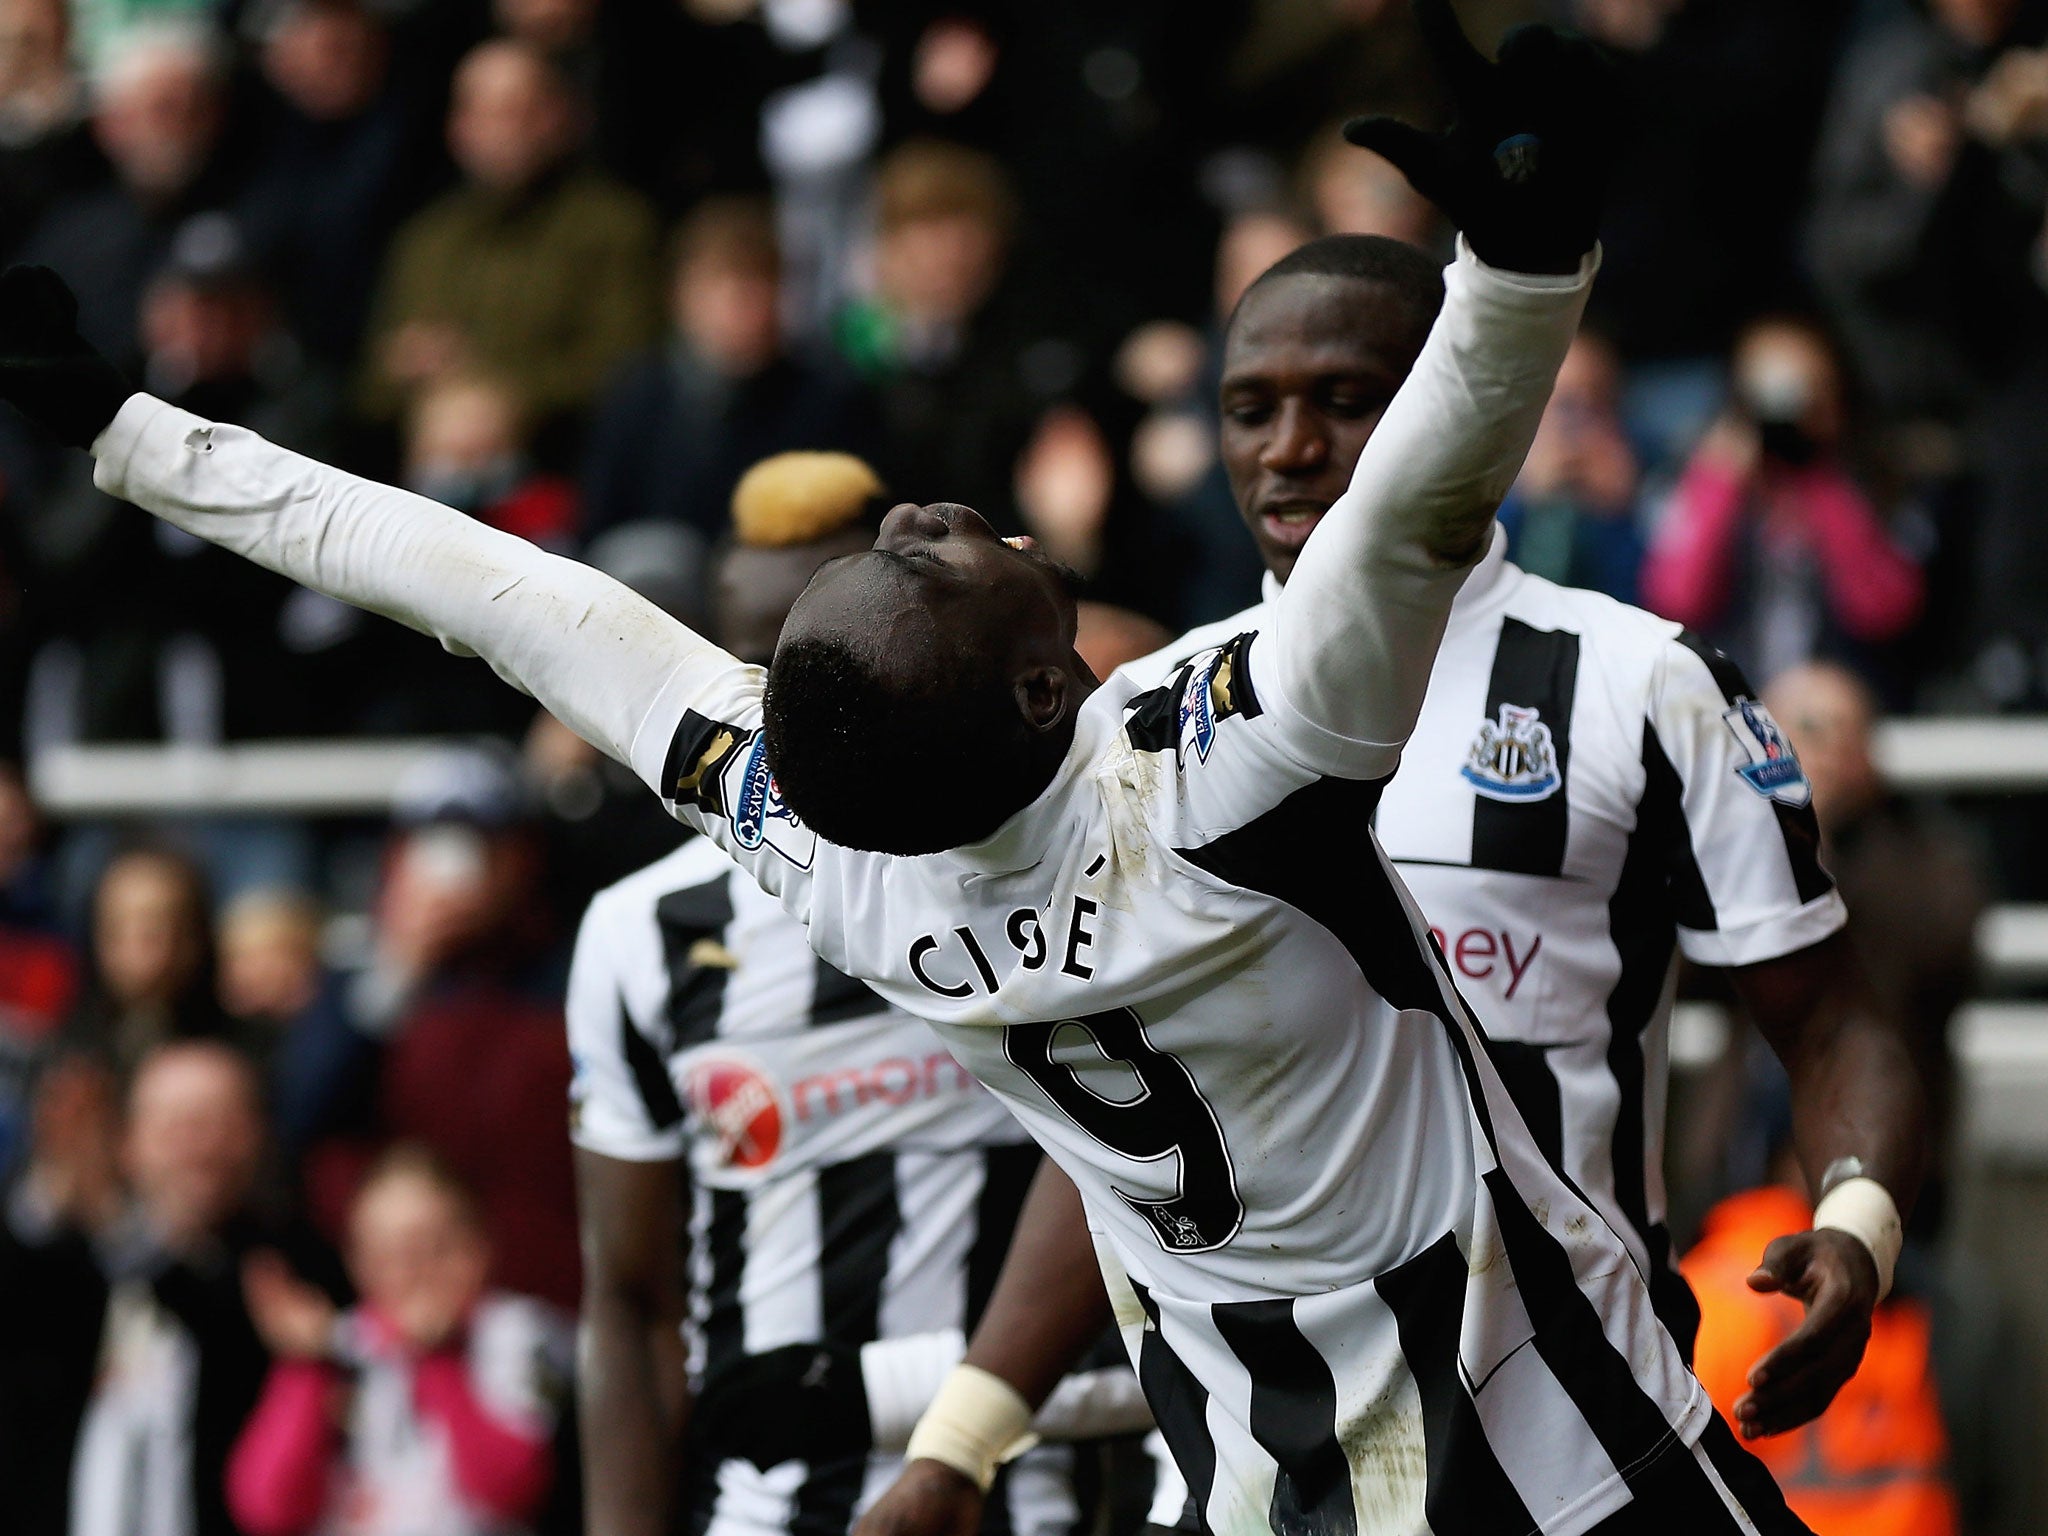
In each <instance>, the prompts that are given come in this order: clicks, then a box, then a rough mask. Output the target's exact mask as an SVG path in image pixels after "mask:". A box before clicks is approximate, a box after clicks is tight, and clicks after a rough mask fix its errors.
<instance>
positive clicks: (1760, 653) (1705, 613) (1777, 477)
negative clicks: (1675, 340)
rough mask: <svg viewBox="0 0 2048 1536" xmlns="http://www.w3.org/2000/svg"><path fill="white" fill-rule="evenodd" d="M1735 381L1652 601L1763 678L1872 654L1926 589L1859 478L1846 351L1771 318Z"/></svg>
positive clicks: (1689, 471)
mask: <svg viewBox="0 0 2048 1536" xmlns="http://www.w3.org/2000/svg"><path fill="white" fill-rule="evenodd" d="M1734 375H1735V377H1734V386H1733V399H1732V400H1731V402H1730V404H1729V406H1728V409H1727V410H1726V411H1725V412H1724V414H1723V415H1722V417H1721V419H1720V420H1719V421H1718V422H1716V423H1715V425H1714V427H1713V429H1712V430H1711V431H1710V432H1709V433H1708V434H1707V436H1706V438H1705V440H1704V441H1703V442H1702V443H1701V444H1700V446H1699V449H1698V450H1697V451H1696V452H1695V453H1694V454H1693V457H1692V461H1691V463H1690V464H1688V465H1687V466H1686V470H1685V475H1684V477H1683V478H1682V479H1681V480H1680V482H1679V485H1678V489H1677V492H1676V494H1675V495H1674V496H1673V498H1672V503H1671V507H1670V511H1669V513H1668V515H1667V517H1666V519H1665V522H1664V524H1663V526H1662V527H1661V528H1660V530H1659V531H1658V534H1657V537H1656V539H1655V540H1654V542H1653V543H1652V545H1651V547H1650V552H1649V556H1648V558H1647V560H1646V561H1645V562H1644V565H1643V598H1644V601H1645V602H1646V603H1647V604H1648V606H1649V607H1651V608H1653V609H1655V610H1656V611H1657V612H1658V613H1661V614H1663V615H1664V616H1665V617H1666V618H1671V619H1676V620H1678V622H1679V623H1681V624H1684V625H1686V626H1687V627H1688V628H1691V629H1696V630H1699V631H1700V632H1702V633H1703V634H1705V635H1706V636H1707V638H1708V639H1709V640H1711V641H1713V642H1714V643H1715V644H1716V645H1717V646H1719V647H1720V648H1721V649H1722V650H1724V651H1726V652H1727V653H1728V654H1729V655H1730V656H1732V657H1734V658H1735V660H1736V661H1737V662H1739V663H1740V664H1741V666H1742V668H1743V670H1744V671H1745V672H1747V673H1748V674H1749V675H1750V676H1752V677H1770V676H1772V675H1773V674H1775V673H1778V672H1781V671H1783V670H1784V669H1785V668H1786V667H1789V666H1792V665H1794V664H1795V663H1797V662H1801V661H1806V660H1809V659H1811V658H1813V657H1816V656H1834V657H1847V658H1858V659H1867V658H1869V657H1870V656H1871V655H1872V654H1873V648H1874V647H1876V646H1879V645H1881V644H1882V643H1884V642H1886V641H1889V640H1894V639H1896V638H1898V637H1899V636H1900V635H1901V634H1903V633H1904V632H1905V631H1906V630H1907V629H1908V628H1909V627H1910V626H1911V625H1912V623H1913V621H1914V620H1915V619H1917V618H1918V617H1919V615H1920V603H1921V595H1922V583H1921V576H1920V570H1919V567H1918V566H1917V565H1916V564H1915V563H1914V562H1913V560H1912V559H1911V557H1910V556H1908V555H1907V554H1906V553H1905V552H1904V551H1903V550H1902V549H1901V548H1900V547H1899V546H1898V544H1897V543H1896V542H1894V540H1893V538H1892V536H1891V534H1890V532H1889V531H1888V530H1887V529H1886V527H1885V524H1884V521H1883V519H1882V518H1881V517H1880V516H1879V514H1878V512H1877V509H1876V508H1875V507H1874V506H1872V505H1871V503H1870V500H1869V498H1868V497H1867V496H1866V495H1865V494H1864V492H1863V491H1862V489H1861V488H1860V487H1859V486H1858V485H1857V483H1856V480H1855V479H1854V478H1853V476H1852V475H1851V473H1850V470H1849V467H1848V463H1847V456H1848V451H1849V445H1848V443H1847V442H1846V440H1845V438H1846V427H1847V419H1846V406H1845V402H1844V398H1843V381H1842V375H1841V369H1840V365H1839V363H1838V362H1837V360H1836V357H1835V354H1834V350H1833V348H1832V347H1831V346H1830V344H1829V343H1828V341H1827V338H1826V337H1825V336H1823V335H1822V334H1821V332H1820V331H1819V330H1818V329H1817V328H1816V327H1814V326H1813V325H1811V324H1810V323H1808V322H1806V321H1803V320H1797V319H1789V318H1768V319H1764V320H1760V321H1757V322H1755V323H1753V324H1751V325H1750V326H1749V327H1748V328H1747V329H1745V330H1744V332H1743V334H1742V337H1741V339H1740V340H1739V341H1738V343H1737V344H1736V348H1735V358H1734Z"/></svg>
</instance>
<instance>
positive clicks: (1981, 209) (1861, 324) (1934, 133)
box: [1808, 0, 2048, 708]
mask: <svg viewBox="0 0 2048 1536" xmlns="http://www.w3.org/2000/svg"><path fill="white" fill-rule="evenodd" d="M1920 10H1921V11H1922V12H1924V14H1908V15H1902V16H1900V17H1898V18H1897V19H1896V20H1895V21H1894V22H1893V23H1892V24H1891V25H1890V26H1888V27H1885V28H1882V29H1878V30H1876V31H1874V32H1873V33H1872V34H1871V36H1870V37H1869V39H1868V41H1867V42H1866V43H1865V44H1864V45H1863V46H1862V47H1861V48H1860V49H1859V50H1858V51H1857V52H1856V53H1855V54H1854V55H1853V56H1852V57H1851V58H1850V59H1849V60H1848V61H1847V62H1846V63H1845V65H1844V67H1843V70H1842V72H1841V77H1840V84H1839V86H1838V88H1837V91H1836V95H1835V100H1834V103H1833V106H1832V108H1831V118H1830V123H1829V131H1828V135H1827V138H1826V140H1825V142H1824V144H1823V149H1822V155H1821V158H1820V161H1819V163H1818V166H1817V181H1818V198H1817V200H1816V203H1815V207H1814V210H1813V216H1812V222H1811V227H1810V229H1809V234H1808V244H1809V247H1810V250H1811V254H1812V259H1813V263H1814V267H1815V271H1816V274H1817V276H1818V278H1819V281H1820V286H1821V291H1822V293H1823V294H1824V296H1825V298H1826V300H1827V302H1828V305H1829V308H1830V312H1831V313H1832V314H1833V315H1834V316H1835V317H1836V318H1837V319H1838V320H1839V321H1840V323H1841V325H1842V328H1843V334H1844V336H1845V337H1846V338H1847V340H1848V343H1849V346H1850V349H1851V353H1852V355H1853V356H1854V357H1855V358H1856V360H1857V363H1858V365H1859V367H1860V368H1861V369H1862V370H1863V371H1864V372H1865V373H1866V374H1867V375H1868V377H1869V379H1870V382H1871V386H1872V390H1873V393H1874V395H1875V397H1876V399H1877V401H1878V403H1879V404H1880V405H1881V406H1882V407H1883V408H1885V409H1886V410H1887V411H1888V412H1889V413H1890V415H1891V416H1892V418H1893V419H1894V420H1896V421H1898V422H1900V423H1901V430H1900V431H1899V432H1898V433H1897V434H1895V440H1894V443H1893V444H1892V446H1893V448H1894V451H1895V456H1896V457H1898V458H1899V459H1901V460H1902V461H1904V467H1905V468H1907V469H1908V470H1909V471H1910V472H1914V473H1918V474H1922V475H1926V474H1940V475H1947V476H1955V475H1957V474H1958V472H1962V473H1964V474H1967V475H1968V477H1969V478H1968V480H1967V482H1966V483H1965V491H1966V495H1965V497H1962V498H1958V505H1956V506H1955V508H1954V509H1953V511H1952V512H1951V515H1950V516H1949V518H1948V519H1947V523H1946V526H1945V527H1944V529H1943V535H1944V544H1945V547H1946V552H1947V553H1948V554H1949V555H1950V557H1951V560H1950V565H1951V567H1952V569H1953V570H1954V571H1955V572H1956V573H1957V574H1958V575H1959V576H1960V580H1958V581H1956V582H1955V590H1953V591H1945V592H1944V593H1943V594H1941V595H1942V596H1943V598H1945V600H1946V601H1945V607H1946V609H1947V610H1948V611H1946V612H1944V613H1943V614H1942V618H1943V619H1944V620H1945V622H1943V623H1941V624H1940V625H1938V626H1934V627H1932V629H1933V634H1934V637H1935V638H1952V639H1953V640H1954V641H1956V642H1959V643H1958V644H1957V646H1956V649H1957V651H1958V652H1959V654H1958V655H1957V656H1956V657H1954V658H1953V659H1954V660H1956V661H1959V662H1962V663H1965V664H1966V665H1967V667H1968V677H1969V682H1970V684H1971V692H1972V693H1973V694H1974V702H1976V703H1977V704H1978V705H1979V707H1985V706H1988V707H1993V708H2014V707H2036V708H2038V707H2039V706H2040V705H2041V703H2042V701H2043V700H2048V610H2044V608H2043V605H2042V603H2041V601H2040V593H2041V591H2042V589H2043V586H2044V584H2048V552H2044V550H2043V547H2042V541H2041V539H2040V537H2039V527H2040V508H2041V504H2042V498H2043V495H2044V493H2048V447H2044V446H2043V439H2042V434H2041V431H2040V422H2041V418H2042V413H2043V411H2044V410H2048V292H2044V283H2043V275H2044V272H2048V266H2044V262H2043V253H2044V251H2048V243H2044V240H2043V227H2044V219H2048V177H2044V175H2043V172H2042V167H2043V151H2044V147H2048V52H2044V51H2043V50H2042V47H2041V45H2042V41H2043V36H2044V32H2048V18H2044V14H2043V13H2042V12H2041V10H2040V8H2039V7H2037V6H2032V5H2027V4H2022V3H2021V0H1930V3H1929V4H1927V5H1925V6H1923V7H1921V8H1920ZM1958 427H1960V428H1961V433H1960V435H1958V433H1957V431H1956V429H1957V428H1958Z"/></svg>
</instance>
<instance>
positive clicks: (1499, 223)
mask: <svg viewBox="0 0 2048 1536" xmlns="http://www.w3.org/2000/svg"><path fill="white" fill-rule="evenodd" d="M1415 11H1416V19H1417V22H1418V23H1419V25H1420V26H1421V28H1422V31H1423V34H1424V36H1425V38H1426V39H1427V41H1428V42H1429V45H1430V51H1431V53H1432V55H1433V56H1434V57H1435V59H1436V63H1437V67H1438V70H1439V72H1440V73H1441V74H1442V76H1443V78H1444V83H1445V85H1446V87H1447V89H1448V91H1449V94H1450V96H1451V98H1452V100H1453V102H1454V103H1455V105H1456V109H1457V121H1456V123H1455V124H1454V125H1453V126H1452V128H1451V129H1450V131H1449V132H1448V133H1445V134H1441V135H1437V134H1425V133H1422V132H1420V131H1418V130H1416V129H1414V128H1411V127H1409V126H1407V125H1406V124H1403V123H1399V122H1395V121H1393V120H1391V119H1386V118H1374V119H1366V120H1362V121H1359V122H1354V123H1352V124H1350V125H1349V126H1348V127H1347V128H1346V130H1345V132H1346V135H1347V136H1348V137H1349V138H1350V139H1351V140H1352V142H1354V143H1356V144H1359V145H1361V146H1363V147H1366V148H1369V149H1372V150H1376V151H1377V152H1379V153H1380V154H1382V155H1384V156H1385V157H1386V158H1387V159H1389V160H1391V161H1393V162H1394V164H1395V165H1397V166H1399V167H1400V169H1401V170H1402V172H1403V173H1404V174H1405V175H1406V176H1407V177H1408V179H1409V181H1410V182H1412V183H1413V184H1414V186H1415V188H1416V190H1417V191H1419V192H1421V193H1422V194H1423V195H1424V196H1425V197H1428V198H1430V199H1431V200H1432V201H1433V202H1435V203H1436V204H1437V205H1438V206H1439V207H1441V208H1442V209H1443V210H1444V211H1445V213H1447V214H1448V215H1449V216H1450V217H1451V219H1452V220H1453V221H1454V222H1455V223H1456V224H1457V225H1458V226H1459V228H1460V229H1461V230H1462V231H1463V235H1462V237H1461V239H1460V241H1459V252H1458V259H1457V261H1456V262H1455V263H1454V264H1453V266H1452V267H1451V269H1450V271H1449V273H1448V275H1447V285H1446V289H1447V291H1446V295H1445V301H1444V308H1443V312H1442V314H1441V315H1440V316H1439V317H1438V319H1437V323H1436V325H1435V327H1434V329H1433V330H1432V331H1431V332H1430V337H1429V341H1428V343H1427V344H1426V345H1425V346H1424V348H1423V350H1422V355H1421V356H1420V357H1419V358H1418V359H1417V360H1416V363H1415V366H1414V368H1413V370H1412V371H1411V372H1410V374H1409V376H1408V379H1407V382H1406V383H1404V384H1403V385H1402V387H1401V389H1400V392H1399V393H1398V394H1397V395H1396V396H1395V397H1394V400H1393V402H1392V403H1391V404H1390V405H1389V406H1388V407H1387V411H1386V414H1385V416H1384V417H1383V418H1382V420H1381V421H1380V424H1379V426H1378V427H1377V428H1376V429H1375V430H1374V432H1373V436H1372V440H1371V442H1370V443H1368V444H1367V446H1366V449H1365V451H1364V452H1363V453H1362V454H1360V455H1359V459H1358V467H1357V469H1356V471H1355V472H1354V473H1353V476H1352V482H1351V487H1350V489H1349V490H1348V491H1347V492H1346V493H1345V494H1344V495H1343V496H1342V497H1340V498H1339V499H1338V501H1337V503H1336V505H1335V506H1334V507H1332V508H1331V510H1330V513H1329V515H1328V516H1327V517H1325V518H1324V520H1323V522H1322V524H1321V525H1320V526H1319V527H1318V528H1317V530H1316V535H1315V537H1314V538H1313V539H1311V540H1310V541H1309V543H1308V546H1307V548H1306V549H1304V550H1303V552H1302V555H1301V559H1300V561H1299V563H1297V564H1296V566H1295V568H1294V572H1293V574H1292V575H1291V576H1290V577H1289V579H1288V582H1287V586H1286V588H1285V589H1284V591H1283V593H1282V595H1281V597H1280V599H1279V601H1278V603H1277V604H1276V607H1275V612H1274V618H1273V633H1272V642H1273V646H1272V651H1271V653H1270V655H1269V658H1268V660H1267V662H1266V667H1267V671H1266V674H1265V677H1264V678H1263V679H1261V681H1262V684H1263V691H1264V692H1265V693H1267V694H1268V695H1269V696H1277V697H1276V700H1275V701H1276V702H1278V703H1279V705H1280V706H1281V708H1282V709H1284V710H1285V711H1286V712H1288V713H1290V714H1292V715H1294V716H1296V717H1298V720H1299V721H1300V722H1301V723H1303V724H1305V725H1306V726H1307V727H1308V728H1309V729H1308V730H1307V731H1306V732H1305V733H1304V734H1305V735H1307V736H1310V737H1314V736H1316V735H1318V734H1320V735H1321V736H1324V737H1327V738H1330V740H1329V742H1328V745H1327V751H1326V754H1325V755H1327V756H1328V757H1330V758H1332V759H1334V760H1348V761H1350V762H1353V763H1357V762H1359V761H1360V757H1361V754H1359V752H1358V750H1357V748H1358V746H1359V745H1361V744H1380V745H1384V746H1386V747H1388V748H1390V749H1391V748H1395V747H1398V746H1399V744H1400V743H1401V742H1402V741H1403V740H1404V739H1405V738H1406V737H1407V735H1408V732H1409V730H1410V729H1411V728H1412V727H1413V725H1414V722H1415V717H1416V715H1417V713H1418V712H1419V711H1420V709H1421V706H1422V695H1423V691H1424V689H1425V687H1426V686H1427V684H1428V681H1429V671H1430V663H1431V661H1432V659H1433V658H1434V656H1435V653H1436V647H1437V644H1438V642H1439V640H1440V639H1441V638H1442V633H1443V626H1444V620H1445V618H1446V616H1447V615H1448V613H1449V611H1450V604H1451V599H1452V597H1453V596H1455V595H1456V592H1457V589H1458V587H1459V585H1460V584H1461V582H1462V581H1463V580H1464V574H1465V571H1466V570H1467V569H1468V568H1469V567H1470V566H1471V565H1472V563H1473V562H1475V561H1476V560H1478V558H1479V557H1480V555H1481V554H1483V553H1484V552H1485V550H1486V546H1487V537H1488V530H1489V528H1490V526H1491V524H1492V520H1493V514H1494V510H1495V508H1496V507H1498V506H1499V504H1500V500H1501V498H1502V497H1503V496H1505V495H1506V494H1507V491H1508V488H1509V486H1510V485H1512V484H1513V482H1514V478H1515V475H1516V473H1517V472H1518V471H1519V470H1520V468H1521V464H1522V459H1523V457H1524V456H1525V455H1526V454H1527V452H1528V449H1529V443H1530V440H1531V438H1532V437H1533V436H1534V434H1535V431H1536V422H1537V419H1538V418H1539V417H1540V416H1541V415H1542V412H1543V406H1544V403H1545V401H1546V400H1547V399H1548V398H1549V395H1550V387H1551V383H1552V381H1553V380H1554V379H1555V377H1556V374H1557V369H1558V365H1559V364H1560V363H1561V362H1562V361H1563V359H1564V354H1565V349H1566V348H1567V347H1568V346H1569V345H1570V344H1571V339H1572V335H1573V333H1574V331H1575V330H1576V329H1577V326H1578V320H1579V314H1580V311H1581V310H1582V309H1583V307H1584V305H1585V299H1586V294H1587V291H1588V289H1589V288H1590V286H1591V283H1592V276H1593V272H1594V269H1595V267H1596V266H1597V264H1598V262H1597V257H1596V256H1595V255H1594V235H1595V231H1596V229H1597V226H1598V221H1599V207H1600V194H1601V188H1602V185H1603V183H1604V180H1605V173H1606V166H1607V164H1608V160H1609V157H1610V154H1611V145H1610V140H1611V139H1612V137H1613V134H1614V121H1613V119H1614V113H1613V110H1612V108H1611V105H1610V103H1611V102H1612V100H1613V91H1612V87H1611V84H1610V81H1609V78H1608V75H1607V71H1606V66H1605V63H1604V61H1603V60H1602V59H1601V58H1600V56H1599V55H1598V53H1597V51H1596V50H1594V49H1593V47H1592V45H1591V44H1588V43H1585V42H1584V41H1582V40H1577V39H1568V38H1565V37H1563V36H1561V35H1560V34H1558V33H1556V32H1552V31H1550V30H1549V29H1547V28H1541V27H1527V28H1523V29H1521V30H1519V31H1517V32H1515V33H1513V34H1511V35H1510V36H1509V38H1508V39H1507V41H1506V42H1505V43H1504V44H1503V45H1502V47H1501V56H1500V62H1498V63H1491V62H1489V61H1488V60H1486V59H1485V58H1483V57H1482V56H1481V55H1480V54H1479V53H1478V52H1477V51H1476V50H1475V49H1474V48H1473V47H1472V45H1471V44H1470V43H1469V42H1467V41H1466V39H1465V37H1464V35H1463V34H1462V33H1461V32H1460V31H1459V29H1458V23H1457V20H1456V18H1455V17H1454V16H1453V15H1452V13H1451V10H1450V7H1449V5H1448V3H1447V0H1416V4H1415ZM1366 756H1367V757H1368V758H1369V757H1370V754H1366ZM1391 766H1392V764H1391V762H1388V763H1387V764H1386V767H1387V768H1391Z"/></svg>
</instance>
